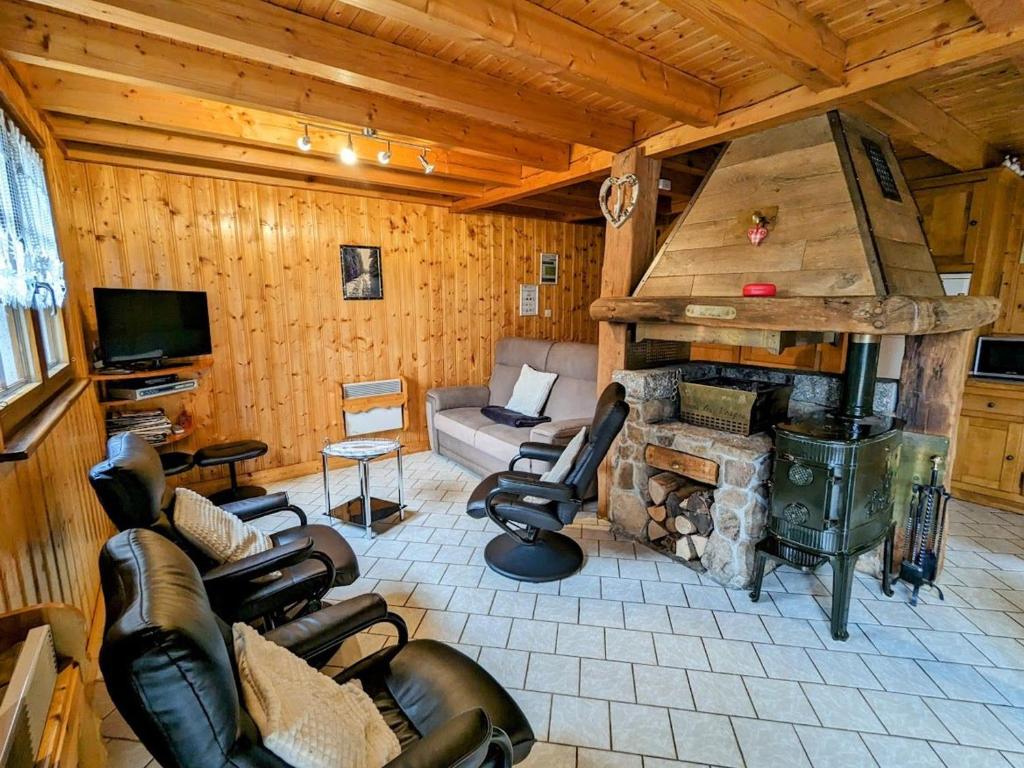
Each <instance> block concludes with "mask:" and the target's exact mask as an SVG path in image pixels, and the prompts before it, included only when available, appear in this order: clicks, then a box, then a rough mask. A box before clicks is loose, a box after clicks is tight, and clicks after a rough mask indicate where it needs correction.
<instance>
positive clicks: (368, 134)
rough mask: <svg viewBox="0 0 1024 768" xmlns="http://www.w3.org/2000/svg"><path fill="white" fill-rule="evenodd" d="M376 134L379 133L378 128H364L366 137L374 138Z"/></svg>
mask: <svg viewBox="0 0 1024 768" xmlns="http://www.w3.org/2000/svg"><path fill="white" fill-rule="evenodd" d="M376 135H377V129H376V128H363V136H365V137H366V138H368V139H372V138H374V137H375V136H376Z"/></svg>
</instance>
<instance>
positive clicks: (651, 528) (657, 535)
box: [647, 520, 668, 541]
mask: <svg viewBox="0 0 1024 768" xmlns="http://www.w3.org/2000/svg"><path fill="white" fill-rule="evenodd" d="M666 536H668V531H666V530H665V527H664V526H663V525H661V523H656V522H654V521H653V520H650V521H648V523H647V538H648V539H650V540H651V541H658V540H659V539H663V538H665V537H666Z"/></svg>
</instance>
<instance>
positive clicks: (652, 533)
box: [647, 472, 714, 560]
mask: <svg viewBox="0 0 1024 768" xmlns="http://www.w3.org/2000/svg"><path fill="white" fill-rule="evenodd" d="M647 490H648V492H649V493H650V496H651V502H652V505H651V506H650V507H648V509H647V514H649V515H650V517H651V519H650V521H649V522H648V523H647V538H648V539H650V540H651V542H653V543H656V544H660V545H661V546H664V547H665V548H666V549H671V550H673V551H674V552H675V555H676V556H677V557H681V558H683V559H684V560H697V559H699V558H700V556H701V555H703V554H704V548H705V547H706V546H707V543H708V536H710V535H711V530H712V528H713V527H714V523H713V522H712V520H711V503H712V498H713V496H712V494H713V491H714V489H713V488H712V487H711V486H710V485H705V484H704V483H698V482H695V481H693V480H688V479H686V478H684V477H680V476H679V475H677V474H675V473H673V472H661V473H660V474H657V475H653V476H652V477H651V478H650V479H649V480H648V482H647Z"/></svg>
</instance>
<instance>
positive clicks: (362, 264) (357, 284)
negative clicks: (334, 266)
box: [341, 245, 384, 301]
mask: <svg viewBox="0 0 1024 768" xmlns="http://www.w3.org/2000/svg"><path fill="white" fill-rule="evenodd" d="M341 294H342V297H343V298H344V299H345V300H346V301H348V300H349V299H353V300H363V299H383V298H384V278H383V275H382V273H381V268H380V247H379V246H373V245H343V246H341Z"/></svg>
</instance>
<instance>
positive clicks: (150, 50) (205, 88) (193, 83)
mask: <svg viewBox="0 0 1024 768" xmlns="http://www.w3.org/2000/svg"><path fill="white" fill-rule="evenodd" d="M0 49H3V50H4V51H5V52H6V53H7V54H8V56H10V57H11V58H13V59H15V60H17V61H22V62H25V63H28V64H37V65H41V66H49V67H51V68H54V69H61V70H65V71H71V72H78V73H83V74H90V75H94V76H97V77H103V78H106V79H110V80H117V81H120V82H125V83H133V84H139V85H148V86H156V87H161V88H164V89H167V90H172V91H176V92H178V93H185V94H188V95H191V96H198V97H201V98H207V99H212V100H215V101H224V102H227V103H230V104H236V105H240V106H246V107H256V108H258V109H266V110H269V111H273V112H282V113H284V114H288V115H296V116H300V115H301V116H304V117H305V118H307V119H310V120H325V121H328V122H342V123H349V124H355V125H363V126H368V127H372V128H377V129H378V130H381V131H388V132H392V133H396V134H402V135H405V136H416V137H419V138H422V139H424V140H426V141H428V142H434V143H437V144H441V145H443V146H447V147H459V148H462V149H468V150H473V151H475V152H480V153H482V154H485V155H494V156H498V157H505V158H509V159H512V160H516V161H518V162H521V163H523V164H525V165H530V166H533V167H536V168H547V169H556V170H564V169H565V168H567V167H568V162H569V146H568V145H567V144H564V143H561V142H556V141H551V140H546V139H541V138H538V137H536V136H528V135H526V134H521V133H517V132H513V131H509V130H507V129H504V128H499V127H497V126H492V125H489V124H486V123H483V122H480V121H477V120H472V119H469V118H467V117H465V116H462V115H455V114H451V113H447V112H440V111H437V110H429V109H424V108H423V107H418V106H416V105H414V104H408V103H406V102H402V101H399V100H398V99H394V98H391V97H387V96H380V95H376V94H370V93H366V92H365V91H360V90H357V89H355V88H351V87H349V86H346V85H342V84H340V83H332V82H327V81H324V80H319V79H316V78H312V77H309V76H308V75H300V74H296V73H294V72H288V71H284V70H280V69H274V68H272V67H267V66H265V65H261V64H253V63H250V62H246V61H241V60H238V59H232V58H230V57H227V56H224V55H222V54H219V53H214V52H211V51H204V50H198V49H195V48H191V47H188V46H182V45H178V44H175V43H172V42H169V41H167V40H161V39H158V38H155V37H151V36H146V35H143V34H142V33H140V32H135V31H133V30H127V29H122V28H118V27H111V26H109V25H107V24H103V23H101V22H96V21H90V20H88V19H82V18H79V17H70V16H65V15H62V14H58V13H54V12H53V11H50V10H47V9H44V8H39V7H38V6H34V5H29V4H27V3H22V2H17V0H8V1H7V2H4V3H0Z"/></svg>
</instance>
